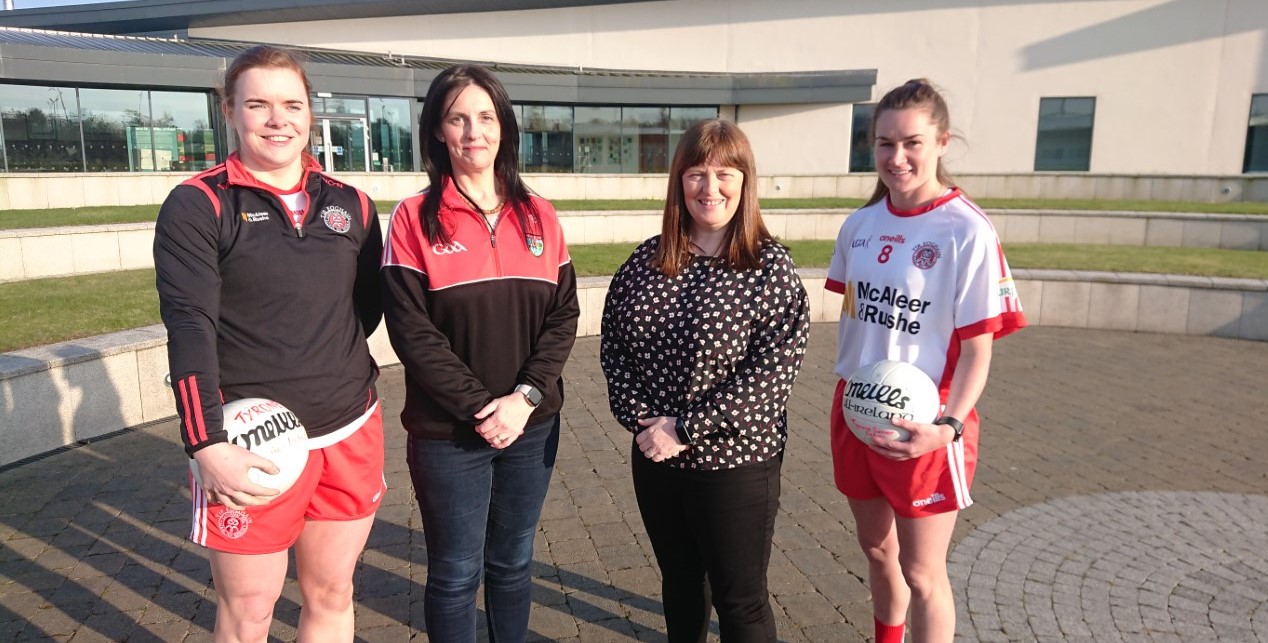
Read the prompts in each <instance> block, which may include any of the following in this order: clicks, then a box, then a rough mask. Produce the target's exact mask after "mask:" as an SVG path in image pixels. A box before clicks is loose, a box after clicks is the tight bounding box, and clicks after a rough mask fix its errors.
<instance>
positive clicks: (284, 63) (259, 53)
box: [218, 45, 313, 109]
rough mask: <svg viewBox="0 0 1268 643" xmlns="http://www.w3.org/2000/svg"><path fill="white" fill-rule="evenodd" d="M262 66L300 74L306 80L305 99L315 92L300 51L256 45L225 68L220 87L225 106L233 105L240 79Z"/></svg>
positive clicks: (222, 102) (227, 107) (230, 106)
mask: <svg viewBox="0 0 1268 643" xmlns="http://www.w3.org/2000/svg"><path fill="white" fill-rule="evenodd" d="M257 67H261V68H264V69H289V70H291V71H293V72H295V73H296V74H299V78H300V80H302V81H304V91H305V92H307V94H306V95H305V96H304V99H305V100H308V97H309V96H311V95H312V93H313V86H312V83H310V82H308V74H306V73H304V59H303V57H301V56H300V55H299V54H298V53H296V52H294V51H291V50H289V49H281V48H278V47H270V46H269V45H256V46H254V47H252V48H250V49H248V50H246V51H244V52H242V53H240V54H238V56H237V57H236V58H234V59H233V62H231V63H229V68H228V69H226V70H225V80H224V85H223V86H221V87H219V88H218V89H219V91H220V100H221V104H222V106H223V107H224V108H226V109H229V108H232V107H233V99H234V98H236V93H237V91H238V79H239V78H241V77H242V74H245V73H246V72H247V71H248V70H251V69H255V68H257Z"/></svg>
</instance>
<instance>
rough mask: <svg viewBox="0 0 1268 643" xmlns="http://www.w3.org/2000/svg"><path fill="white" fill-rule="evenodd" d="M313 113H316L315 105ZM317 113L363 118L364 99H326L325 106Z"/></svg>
mask: <svg viewBox="0 0 1268 643" xmlns="http://www.w3.org/2000/svg"><path fill="white" fill-rule="evenodd" d="M314 111H316V106H315V105H314ZM319 113H324V114H342V115H347V116H365V99H364V98H346V97H334V98H326V99H325V104H324V105H323V107H322V109H321V110H320V112H319Z"/></svg>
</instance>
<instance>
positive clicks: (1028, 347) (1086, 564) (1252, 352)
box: [0, 324, 1268, 643]
mask: <svg viewBox="0 0 1268 643" xmlns="http://www.w3.org/2000/svg"><path fill="white" fill-rule="evenodd" d="M834 341H835V340H834V328H833V326H832V325H829V324H819V325H816V326H815V329H814V332H813V336H812V339H811V351H810V356H809V357H808V359H807V361H806V364H805V368H804V369H803V372H802V376H801V378H800V380H799V382H798V385H797V388H796V390H795V391H794V394H793V398H792V400H791V402H790V405H789V414H790V426H791V436H790V440H789V447H788V452H787V457H786V460H785V467H784V491H783V497H782V508H781V511H780V519H779V523H778V528H777V531H776V535H775V551H774V552H773V554H772V560H771V569H770V589H771V594H772V596H773V601H774V606H775V612H776V614H777V616H778V618H779V633H780V638H781V640H783V641H789V642H802V641H805V642H809V641H814V642H816V643H822V642H827V641H842V642H850V641H863V640H866V639H867V637H868V636H869V635H870V632H871V618H870V616H871V607H870V604H869V597H868V591H867V587H866V583H865V575H866V564H865V562H864V560H863V557H862V554H861V553H860V552H859V551H858V548H857V546H856V545H855V544H854V532H853V523H852V520H851V518H850V515H849V510H848V508H847V506H846V503H845V502H844V499H843V498H842V497H841V496H840V494H839V493H838V492H837V491H836V490H835V488H834V487H833V486H832V481H831V461H830V455H829V453H828V440H827V412H826V405H827V400H829V399H830V395H831V393H832V387H833V385H834V383H835V380H834V376H833V374H832V356H833V352H834V351H833V345H834ZM597 352H598V340H597V339H596V338H583V339H581V340H579V341H578V343H577V347H576V350H575V351H574V354H573V358H572V360H571V362H570V363H569V366H568V371H567V373H566V376H565V377H566V380H567V383H568V402H567V404H566V406H565V409H564V413H563V417H564V431H563V435H562V438H561V442H560V455H559V461H558V466H557V469H556V473H555V479H554V481H553V484H552V488H551V492H550V495H549V497H548V499H547V503H546V507H545V512H544V515H543V518H542V522H541V529H540V532H539V534H538V538H537V541H536V547H535V556H534V558H535V564H534V574H535V576H536V578H535V581H534V586H533V597H534V608H533V613H532V619H531V639H532V640H551V641H583V642H587V643H588V642H591V641H596V642H600V641H635V640H638V641H642V640H647V641H661V640H664V635H663V621H662V619H661V615H660V601H659V599H660V596H659V579H658V575H657V571H656V567H655V564H654V561H653V558H652V555H651V548H650V545H649V544H648V542H647V537H646V535H645V533H644V532H643V529H642V526H641V523H640V520H639V517H638V511H637V509H636V506H635V503H634V497H633V492H632V490H631V487H630V482H629V470H628V464H627V458H628V454H629V438H628V437H627V435H626V434H625V433H624V432H623V430H622V429H620V427H618V426H617V425H616V424H615V423H614V422H613V420H612V419H611V417H610V415H609V414H608V411H607V403H606V400H605V396H604V385H603V377H602V374H601V372H600V371H599V368H598V357H597ZM1265 374H1268V343H1257V342H1244V341H1236V340H1227V339H1218V338H1206V337H1181V336H1172V335H1151V334H1143V333H1121V332H1110V331H1093V330H1073V329H1062V328H1032V329H1027V330H1026V331H1024V332H1022V333H1020V334H1018V335H1016V336H1014V337H1011V338H1008V339H1006V340H1004V341H1002V342H1000V343H998V344H996V358H995V367H994V369H993V371H992V380H991V384H990V386H989V387H988V390H987V393H986V395H985V397H984V398H983V400H982V402H981V404H980V405H979V409H980V410H981V412H982V415H983V421H984V424H983V426H984V437H983V442H982V453H983V455H982V457H983V461H982V464H981V466H980V468H979V470H978V475H977V481H976V482H975V484H974V488H973V496H974V499H975V500H976V503H977V504H976V505H975V506H974V507H972V508H971V509H969V510H967V511H965V512H963V513H962V514H961V520H960V523H959V526H958V528H957V530H956V534H955V543H954V545H953V548H952V552H951V557H950V561H951V570H952V582H953V584H954V585H955V587H956V603H957V609H958V612H959V619H958V622H959V626H958V630H959V638H960V640H964V641H975V640H983V641H1035V640H1040V641H1048V640H1051V641H1066V640H1069V641H1081V640H1086V641H1120V640H1121V641H1238V642H1241V641H1268V581H1266V580H1265V579H1268V449H1265V448H1264V447H1263V439H1264V429H1263V422H1264V420H1263V418H1264V417H1266V416H1268V377H1265ZM402 378H403V376H402V373H401V371H400V370H399V369H389V370H387V371H385V372H384V377H383V380H382V392H383V395H382V396H383V400H384V404H385V414H384V415H385V417H386V418H389V420H388V436H389V440H388V449H389V455H388V469H387V477H388V482H389V485H390V486H391V487H392V491H391V492H390V493H389V495H388V496H387V499H386V501H385V504H384V505H383V508H382V510H381V511H380V512H379V516H378V518H379V519H378V523H377V525H376V527H375V529H374V532H373V533H372V534H371V537H370V544H369V547H368V548H367V550H366V552H365V554H364V556H363V557H362V560H361V563H360V566H359V569H358V572H357V630H358V638H359V640H363V641H406V640H416V641H425V640H426V634H425V632H422V629H423V616H422V596H423V586H424V583H425V580H426V554H425V551H424V549H423V539H422V534H421V532H420V529H421V525H420V521H419V518H418V512H417V510H416V509H415V506H414V501H413V498H412V494H411V491H410V489H409V480H408V475H407V473H406V469H405V462H404V457H403V455H402V447H403V443H404V440H403V432H402V431H401V430H400V428H399V421H397V420H396V419H395V417H396V415H397V414H398V413H399V411H400V407H401V403H402V399H401V397H402V391H403V382H402ZM184 469H185V466H184V462H183V456H182V454H181V452H180V445H179V442H178V440H177V437H176V427H175V424H174V423H172V422H164V423H161V424H158V425H154V426H150V427H146V428H143V429H139V430H136V431H130V432H127V433H123V434H120V435H117V436H114V437H110V438H108V439H104V440H101V441H98V442H95V443H92V444H90V445H87V446H84V447H80V448H76V449H72V450H67V451H62V452H59V453H55V454H53V455H50V456H49V457H46V458H43V459H40V460H37V461H34V462H30V463H26V464H23V465H19V466H16V467H11V468H9V469H7V470H4V471H0V640H3V641H28V640H31V641H40V640H57V641H70V640H73V641H77V642H79V641H209V640H211V634H210V628H211V625H212V622H213V615H214V592H212V590H211V588H210V572H209V570H208V567H207V563H206V559H205V557H204V555H203V552H202V551H201V550H200V549H199V548H198V547H195V546H193V545H191V544H189V543H188V542H186V541H185V540H184V535H185V534H186V532H187V530H188V525H187V515H188V511H189V498H188V491H187V490H186V489H185V484H184ZM298 605H299V596H298V588H297V587H296V586H295V584H294V583H293V582H289V583H288V584H287V587H286V588H285V590H284V592H283V598H282V600H281V601H280V602H279V603H278V606H277V613H276V616H277V618H276V620H275V624H274V628H273V635H274V637H275V639H276V640H283V641H288V640H293V639H294V638H295V626H296V624H297V622H298ZM713 638H714V639H716V637H713Z"/></svg>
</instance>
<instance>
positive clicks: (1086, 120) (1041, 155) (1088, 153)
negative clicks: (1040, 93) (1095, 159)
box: [1035, 98, 1096, 172]
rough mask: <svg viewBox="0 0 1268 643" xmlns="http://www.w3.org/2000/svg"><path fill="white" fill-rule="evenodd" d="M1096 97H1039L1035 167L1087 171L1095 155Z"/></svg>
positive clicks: (1038, 169) (1036, 169)
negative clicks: (1093, 146) (1093, 143)
mask: <svg viewBox="0 0 1268 643" xmlns="http://www.w3.org/2000/svg"><path fill="white" fill-rule="evenodd" d="M1095 115H1096V99H1095V98H1041V99H1039V136H1038V140H1037V141H1036V142H1035V171H1043V170H1056V171H1081V172H1086V171H1087V170H1088V168H1089V166H1090V165H1091V159H1092V121H1093V120H1094V118H1095Z"/></svg>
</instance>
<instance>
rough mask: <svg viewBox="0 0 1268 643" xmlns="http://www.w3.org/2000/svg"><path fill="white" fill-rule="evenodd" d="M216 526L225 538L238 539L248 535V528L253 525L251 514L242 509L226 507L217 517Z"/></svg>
mask: <svg viewBox="0 0 1268 643" xmlns="http://www.w3.org/2000/svg"><path fill="white" fill-rule="evenodd" d="M216 526H217V527H219V528H220V533H222V534H224V536H225V538H228V539H229V540H237V539H239V538H241V537H243V536H245V535H246V533H247V528H248V527H250V526H251V516H248V515H247V512H245V511H242V510H240V509H225V510H224V511H223V512H221V513H220V516H218V517H217V518H216Z"/></svg>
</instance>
